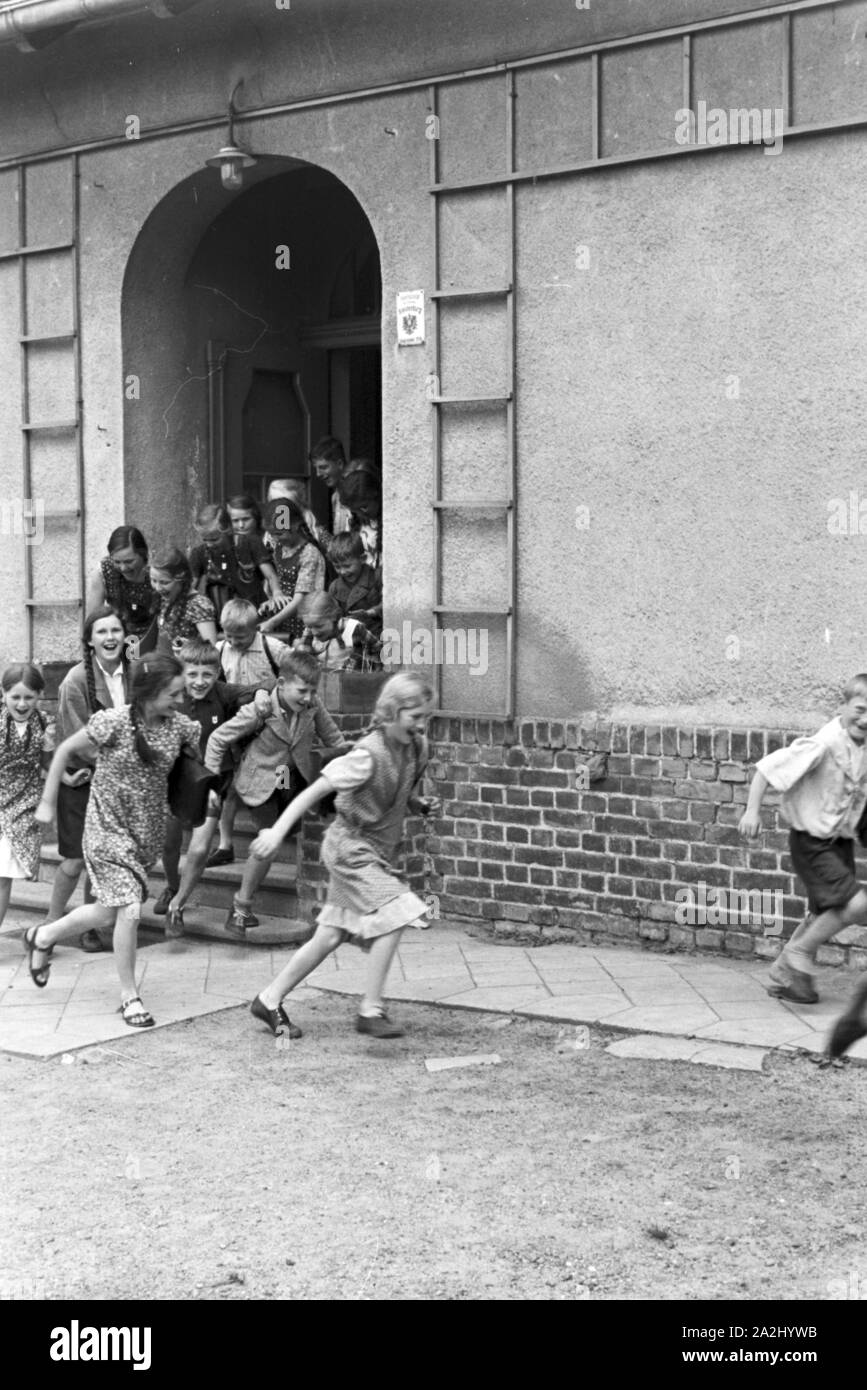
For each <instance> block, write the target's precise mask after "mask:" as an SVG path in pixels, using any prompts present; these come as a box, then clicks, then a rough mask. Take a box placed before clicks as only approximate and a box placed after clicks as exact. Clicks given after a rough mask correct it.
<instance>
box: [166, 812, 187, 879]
mask: <svg viewBox="0 0 867 1390" xmlns="http://www.w3.org/2000/svg"><path fill="white" fill-rule="evenodd" d="M183 838H184V827H183V825H182V824H181V822H180V821H179V820H177V819H176V818H175V817H174V816H167V817H166V830H165V836H164V838H163V868H164V869H165V873H166V887H167V888H171V890H172V893H173V894H176V893H177V891H178V882H179V879H180V862H181V844H182V843H183Z"/></svg>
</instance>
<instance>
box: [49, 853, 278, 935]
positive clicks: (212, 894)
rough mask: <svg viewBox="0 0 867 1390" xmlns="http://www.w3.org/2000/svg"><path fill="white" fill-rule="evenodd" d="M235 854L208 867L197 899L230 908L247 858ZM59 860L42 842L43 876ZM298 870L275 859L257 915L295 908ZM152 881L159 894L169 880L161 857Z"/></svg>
mask: <svg viewBox="0 0 867 1390" xmlns="http://www.w3.org/2000/svg"><path fill="white" fill-rule="evenodd" d="M235 854H236V858H235V862H234V864H224V865H222V866H221V867H220V868H217V869H208V870H207V871H206V873H205V874H204V876H203V878H202V879H201V881H200V882H199V884H198V886H197V887H196V891H195V893H194V895H193V896H194V900H195V901H196V902H200V903H202V904H204V905H205V906H207V907H214V908H222V909H223V911H224V912H228V910H229V908H230V907H231V904H232V898H233V896H234V894H235V893H237V891H238V889H239V888H240V887H241V878H242V875H243V872H244V858H243V857H242V858H239V857H238V849H237V846H236V850H235ZM59 863H60V855H59V853H58V850H57V846H56V845H43V848H42V869H41V871H40V878H42V879H47V880H48V881H49V882H50V881H51V879H53V877H54V873H55V870H56V868H57V865H58V864H59ZM183 866H184V856H183V855H181V869H182V870H183ZM296 873H297V871H296V868H295V865H294V864H287V863H285V862H281V861H280V860H279V859H277V860H275V861H274V863H273V864H272V865H271V868H270V869H269V871H268V877H267V878H266V880H265V882H264V883H263V885H262V887H261V888H260V889H259V891H258V893H257V894H256V906H255V908H254V909H253V910H254V912H255V913H256V916H257V917H258V916H259V915H260V911H259V909H260V908H261V911H262V912H264V913H266V914H267V915H269V916H278V917H279V916H282V915H283V914H284V913H287V912H288V913H292V912H294V910H295V880H296ZM149 881H150V886H151V888H152V891H153V897H155V898H158V897H159V895H160V893H162V891H163V888H164V887H165V883H166V876H165V870H164V869H163V866H162V862H161V861H158V862H157V863H156V864H155V866H154V868H153V869H152V870H151V872H150V875H149Z"/></svg>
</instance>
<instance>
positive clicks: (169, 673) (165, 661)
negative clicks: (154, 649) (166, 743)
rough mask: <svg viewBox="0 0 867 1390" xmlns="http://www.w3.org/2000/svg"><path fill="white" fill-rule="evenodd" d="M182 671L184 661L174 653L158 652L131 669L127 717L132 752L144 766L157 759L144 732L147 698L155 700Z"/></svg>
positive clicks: (144, 658)
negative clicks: (132, 742)
mask: <svg viewBox="0 0 867 1390" xmlns="http://www.w3.org/2000/svg"><path fill="white" fill-rule="evenodd" d="M183 674H184V666H183V662H181V661H178V660H177V658H176V657H174V656H164V655H163V654H162V653H161V652H159V653H156V654H154V655H148V656H146V657H143V658H142V660H141V661H139V662H137V663H136V665H135V667H134V669H133V673H132V680H131V682H130V702H129V717H130V723H131V724H132V729H133V734H134V736H135V751H136V752H137V753H138V755H139V757H140V758H141V760H142V762H143V763H145V764H146V765H147V766H151V765H152V764H153V763H155V762H156V754H155V753H154V750H153V749H152V748H151V746H150V744H149V743H148V741H147V736H146V735H145V731H144V706H145V705H146V704H147V703H148V702H149V701H150V700H154V699H156V697H157V696H158V695H160V694H162V692H163V691H164V690H165V688H166V686H168V685H171V683H172V681H173V680H176V679H177V677H178V676H182V675H183Z"/></svg>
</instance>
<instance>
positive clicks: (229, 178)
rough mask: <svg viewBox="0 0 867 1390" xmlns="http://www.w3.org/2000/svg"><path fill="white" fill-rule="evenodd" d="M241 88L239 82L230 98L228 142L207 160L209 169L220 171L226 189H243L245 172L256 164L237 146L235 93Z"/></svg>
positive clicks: (251, 157)
mask: <svg viewBox="0 0 867 1390" xmlns="http://www.w3.org/2000/svg"><path fill="white" fill-rule="evenodd" d="M240 86H241V83H240V82H239V83H238V84H237V85H236V87H235V90H234V91H233V92H232V95H231V96H230V97H229V138H228V141H227V143H226V144H225V145H224V146H223V148H222V149H221V150H220V151H219V153H218V154H214V155H211V158H210V159H206V160H205V163H206V164H207V166H208V168H209V169H219V171H220V178H221V179H222V180H223V187H224V188H243V186H244V170H245V169H249V168H251V167H252V166H253V165H254V164H255V163H256V160H255V159H254V158H253V156H252V155H251V154H248V153H247V151H246V150H242V149H239V148H238V146H237V145H236V144H235V130H234V124H235V92H237V90H238V87H240Z"/></svg>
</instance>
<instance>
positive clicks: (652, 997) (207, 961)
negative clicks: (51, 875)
mask: <svg viewBox="0 0 867 1390" xmlns="http://www.w3.org/2000/svg"><path fill="white" fill-rule="evenodd" d="M31 920H32V918H28V917H27V916H26V915H25V914H23V913H19V914H17V920H16V913H15V912H14V911H12V912H10V914H9V917H8V918H7V921H6V923H5V925H4V928H3V930H2V932H0V1050H6V1051H9V1052H15V1053H21V1054H24V1055H27V1056H34V1057H52V1056H57V1055H59V1054H60V1053H62V1052H72V1051H74V1050H75V1049H76V1048H80V1047H88V1046H94V1045H97V1044H99V1043H107V1042H110V1041H111V1040H113V1039H116V1038H130V1037H131V1036H137V1037H143V1036H146V1035H147V1033H148V1032H149V1031H150V1030H149V1029H146V1030H141V1032H136V1031H135V1030H133V1029H131V1028H128V1027H127V1026H126V1025H125V1024H124V1022H123V1020H122V1019H121V1017H120V1015H119V1014H117V1013H115V1009H116V1008H117V1001H118V986H117V977H116V974H115V969H114V962H113V960H112V957H111V956H110V955H98V956H88V955H86V954H84V953H83V952H81V951H79V950H78V949H77V948H76V947H74V946H71V945H70V946H60V947H58V948H57V951H56V954H55V961H54V965H53V966H52V972H51V977H50V983H49V986H48V988H47V989H44V990H38V989H36V988H35V987H34V985H33V983H32V981H31V980H30V978H29V976H28V973H27V967H26V959H25V956H24V952H23V947H22V944H21V941H20V934H21V929H22V927H23V926H24V925H26V924H27V923H28V922H29V921H31ZM149 941H150V944H143V945H142V948H141V949H140V951H139V957H138V964H139V980H140V987H141V989H142V994H143V997H144V999H145V1002H146V1005H147V1007H148V1008H149V1009H151V1011H152V1012H153V1013H154V1015H155V1017H156V1019H157V1026H158V1027H167V1026H169V1025H170V1024H172V1023H177V1022H181V1021H183V1020H185V1019H190V1018H197V1017H201V1016H203V1015H207V1014H209V1013H215V1012H218V1011H220V1010H223V1009H228V1008H236V1007H238V1006H240V1005H243V1004H246V1003H249V1001H250V1000H251V999H252V998H253V997H254V995H255V994H257V993H258V991H259V990H260V989H261V988H262V987H263V985H264V984H265V983H266V982H267V981H268V980H269V979H270V978H271V977H272V976H273V975H274V974H275V973H276V972H277V970H278V969H279V968H280V967H281V966H282V965H283V964H285V962H286V960H287V959H289V954H290V953H289V951H288V950H287V949H286V948H284V947H280V946H275V947H273V948H271V949H269V948H267V947H263V946H258V947H253V946H246V945H244V944H243V943H238V942H234V941H227V942H219V941H213V940H211V941H205V940H202V939H201V938H198V937H197V938H192V937H185V938H182V939H181V940H177V941H162V940H159V939H157V940H154V939H153V937H151V938H149ZM365 965H366V962H365V957H364V955H363V954H362V953H361V952H360V951H359V950H358V949H357V948H355V947H352V946H344V947H341V949H340V950H339V951H337V952H336V953H335V954H334V955H333V956H330V957H328V959H327V960H325V961H323V962H322V964H321V965H320V966H319V967H318V968H317V970H316V971H315V972H314V973H313V974H312V975H311V976H310V977H309V979H308V980H307V981H306V982H305V986H304V987H303V991H302V992H301V994H302V997H301V998H300V999H299V1004H300V1005H301V1007H302V1009H303V1005H304V997H306V998H308V999H310V998H314V997H315V991H323V990H324V991H326V992H334V993H339V994H344V995H355V994H358V993H360V992H361V991H362V989H363V987H364V973H365ZM823 976H824V977H825V978H824V980H823ZM818 978H819V982H820V983H819V988H820V990H821V992H822V995H823V998H822V1001H821V1002H820V1003H819V1004H818V1005H815V1006H808V1005H795V1004H789V1003H786V1002H783V1001H780V1000H777V999H772V998H771V997H770V996H769V995H768V994H767V991H766V989H765V982H766V980H767V966H765V965H761V964H758V963H757V962H756V961H755V960H749V961H738V960H716V959H711V958H707V957H688V956H683V957H681V956H674V955H672V956H660V955H657V954H652V953H650V952H647V951H633V950H631V949H629V948H616V947H608V946H606V947H600V948H598V949H597V948H594V947H571V946H553V947H542V948H530V947H526V948H525V947H510V948H508V949H506V948H503V947H502V946H497V945H494V944H493V943H489V942H486V941H483V940H480V939H478V938H474V937H471V936H468V935H467V934H466V933H465V932H464V931H462V930H461V929H459V928H457V927H449V926H448V925H446V924H437V925H436V926H435V927H433V928H431V929H430V930H429V931H426V932H424V933H416V932H413V933H407V934H406V935H405V936H404V938H403V940H402V941H401V945H400V948H399V951H398V955H397V957H396V959H395V962H394V965H393V968H392V972H391V975H390V977H389V988H388V997H389V998H391V999H394V1000H398V1001H401V1000H402V1001H417V1002H419V1003H428V1004H434V1005H436V1004H442V1005H444V1006H447V1007H449V1008H459V1009H471V1010H478V1011H485V1012H490V1013H497V1014H501V1015H504V1016H506V1017H507V1018H508V1017H515V1016H521V1017H527V1018H538V1019H547V1020H550V1021H552V1022H558V1023H566V1024H568V1023H573V1024H581V1025H590V1024H596V1025H597V1026H600V1025H601V1026H605V1027H611V1028H615V1029H621V1028H622V1029H624V1030H625V1031H630V1032H637V1033H640V1034H642V1035H648V1034H652V1035H653V1036H654V1037H656V1038H657V1039H666V1038H668V1039H670V1038H676V1039H681V1040H683V1039H686V1040H687V1041H688V1042H689V1045H690V1047H693V1045H694V1050H702V1051H703V1052H704V1053H705V1054H706V1055H708V1056H712V1055H714V1054H713V1049H717V1048H718V1047H719V1046H720V1045H723V1046H726V1045H730V1046H735V1045H736V1046H740V1047H747V1048H752V1049H763V1048H764V1049H767V1048H783V1049H785V1050H792V1049H795V1048H801V1049H805V1050H807V1051H810V1052H817V1051H821V1050H823V1049H824V1045H825V1040H826V1038H827V1035H828V1030H829V1028H830V1025H831V1023H832V1022H833V1020H834V1019H835V1018H836V1016H837V1015H838V1014H839V1012H840V1010H841V1008H842V1006H843V1003H844V1001H845V1000H846V998H847V997H848V995H849V993H850V991H851V987H852V983H853V979H854V977H853V975H852V974H851V973H845V972H842V971H830V970H829V971H822V970H820V971H819V977H818ZM308 991H309V992H308ZM240 1026H242V1025H240V1024H239V1027H240ZM720 1055H722V1054H720ZM851 1055H852V1056H853V1057H855V1058H860V1059H862V1060H863V1059H867V1039H864V1040H862V1041H861V1042H859V1043H857V1044H856V1045H855V1047H854V1048H853V1049H852V1051H851Z"/></svg>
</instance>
